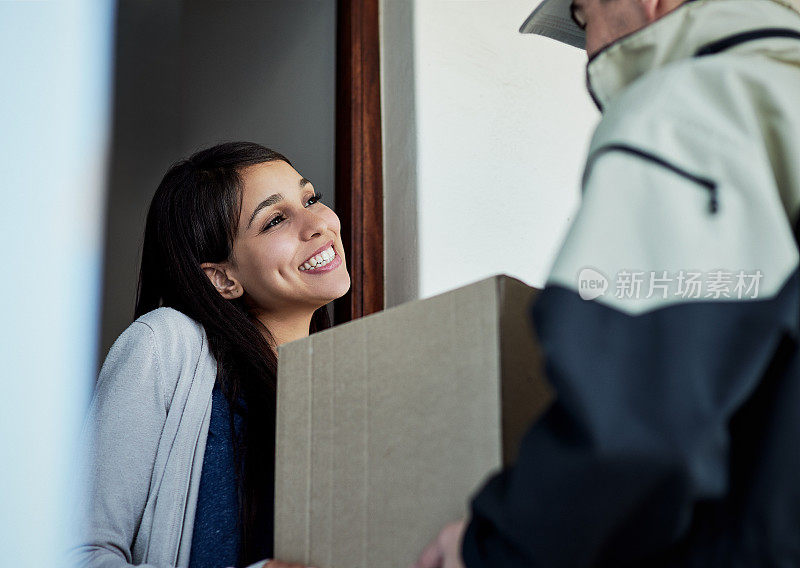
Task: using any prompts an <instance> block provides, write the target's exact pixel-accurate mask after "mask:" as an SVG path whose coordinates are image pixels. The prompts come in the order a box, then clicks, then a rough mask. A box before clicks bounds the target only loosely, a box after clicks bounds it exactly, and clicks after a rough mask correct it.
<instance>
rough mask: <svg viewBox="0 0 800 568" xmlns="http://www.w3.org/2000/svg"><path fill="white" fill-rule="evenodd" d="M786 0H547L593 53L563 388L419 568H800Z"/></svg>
mask: <svg viewBox="0 0 800 568" xmlns="http://www.w3.org/2000/svg"><path fill="white" fill-rule="evenodd" d="M797 9H798V4H797V2H796V0H693V1H684V0H573V1H572V2H570V0H544V2H542V3H541V5H540V6H539V7H538V8H537V9H536V11H535V12H534V13H533V14H531V17H530V18H529V19H528V20H527V21H526V22H525V24H524V25H523V27H522V31H524V32H533V33H538V34H541V35H546V36H549V37H552V38H555V39H558V40H561V41H563V42H566V43H570V44H572V45H576V46H584V43H583V42H584V41H585V48H586V51H587V53H588V55H589V63H588V66H587V82H588V87H589V91H590V93H591V95H592V97H593V99H594V100H595V102H596V104H597V106H598V107H599V108H600V110H601V111H602V112H603V120H602V121H601V123H600V124H599V126H598V128H597V130H596V132H595V134H594V136H593V138H592V142H591V146H590V151H589V156H588V159H587V163H586V169H585V174H584V177H583V202H582V205H581V207H580V210H579V213H578V215H577V217H576V219H575V222H574V224H573V225H572V227H571V229H570V232H569V234H568V236H567V238H566V240H565V243H564V245H563V248H562V250H561V251H560V253H559V255H558V258H557V260H556V263H555V265H554V268H553V270H552V273H551V275H550V276H549V279H548V282H547V286H546V288H545V289H544V291H543V292H542V293H541V294H540V296H539V299H538V301H537V302H536V304H535V306H534V307H533V311H532V316H533V323H534V327H535V329H536V332H537V333H538V336H539V340H540V341H541V344H542V347H543V349H544V351H545V354H546V359H547V374H548V378H549V380H550V381H551V382H552V384H553V386H554V387H555V389H556V392H557V400H556V402H555V403H554V404H553V405H552V407H551V408H550V409H549V410H548V412H547V413H546V414H545V416H544V417H543V418H542V419H541V420H540V421H538V422H537V423H536V424H534V425H533V426H532V428H531V430H530V431H529V432H528V434H527V435H526V437H525V439H524V441H523V443H522V446H521V449H520V454H519V459H518V462H517V463H516V465H515V466H514V467H511V468H509V469H507V470H505V471H503V472H502V473H500V474H499V475H497V476H495V477H494V478H492V479H490V480H489V481H488V483H487V484H486V485H485V486H484V487H483V489H481V490H480V492H479V493H478V494H477V496H476V497H475V499H474V501H473V503H472V517H471V519H469V520H468V521H465V522H461V523H454V524H452V525H449V526H447V527H445V529H444V530H443V531H442V532H441V533H440V535H439V537H438V538H437V539H436V540H435V541H434V542H433V543H432V544H431V545H430V546H429V547H428V548H427V549H426V550H425V551H424V552H423V554H422V556H421V557H420V559H419V560H418V562H417V564H416V565H417V566H418V567H422V568H434V567H439V566H444V567H445V568H456V567H458V566H462V565H466V566H467V567H468V568H487V567H493V568H495V567H498V568H499V567H503V568H514V567H522V566H544V567H553V566H570V567H572V566H576V567H578V566H615V567H618V566H631V565H635V566H648V567H649V566H703V567H708V566H757V567H764V566H800V347H798V335H799V333H798V332H799V326H798V321H799V320H800V275H799V274H798V247H797V242H796V236H797V229H798V210H799V209H800V14H798V12H797Z"/></svg>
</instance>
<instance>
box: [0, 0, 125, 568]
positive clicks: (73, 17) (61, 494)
mask: <svg viewBox="0 0 800 568" xmlns="http://www.w3.org/2000/svg"><path fill="white" fill-rule="evenodd" d="M112 11H113V3H112V2H109V1H96V0H72V1H70V2H0V76H2V80H0V101H2V103H3V104H2V105H1V106H0V180H2V182H0V192H1V194H2V195H1V197H2V206H0V238H2V242H3V268H4V274H3V278H0V312H1V313H2V314H3V315H2V317H3V326H2V329H0V360H1V361H2V371H0V377H2V396H0V565H2V566H9V567H10V566H14V567H18V566H19V567H22V566H47V567H48V568H56V567H58V566H68V565H69V563H68V561H67V559H66V558H65V554H64V551H65V550H66V548H67V545H68V543H69V536H68V534H67V530H70V529H74V528H75V527H74V526H72V524H70V523H68V521H67V519H68V518H69V517H70V515H69V512H70V511H74V509H75V500H76V497H77V494H76V493H75V491H74V488H75V486H74V485H71V484H70V479H71V480H72V481H73V482H74V471H75V470H76V469H77V468H76V467H75V466H76V463H75V456H76V455H77V453H78V448H77V443H76V442H77V433H78V431H79V428H80V425H81V422H82V419H83V415H84V410H85V407H86V404H87V402H88V399H89V396H90V392H91V390H90V389H91V386H92V385H93V384H94V381H93V375H94V360H95V347H96V341H97V324H98V309H99V303H100V290H99V286H100V260H101V227H102V210H103V189H104V187H103V186H104V176H105V159H106V143H107V134H108V123H109V120H108V108H109V102H108V100H109V86H110V78H109V77H110V61H111V49H112V42H111V27H112V18H113V14H112Z"/></svg>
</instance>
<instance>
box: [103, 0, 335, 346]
mask: <svg viewBox="0 0 800 568" xmlns="http://www.w3.org/2000/svg"><path fill="white" fill-rule="evenodd" d="M116 33H117V58H116V76H115V91H116V96H115V104H114V135H113V140H112V159H111V167H110V181H109V201H108V208H107V225H106V249H105V266H104V291H103V312H102V313H103V316H102V337H101V343H102V344H101V348H100V352H99V355H100V358H101V361H102V358H104V357H105V354H106V353H107V351H108V349H109V348H110V346H111V344H112V343H113V341H114V340H115V339H116V337H117V336H118V335H119V334H120V333H121V332H122V330H124V329H125V327H127V326H128V325H129V324H130V323H131V320H132V316H133V308H134V301H135V294H136V281H137V278H138V270H139V262H140V253H141V243H142V236H143V232H144V221H145V217H146V213H147V207H148V206H149V203H150V199H151V198H152V195H153V193H154V192H155V189H156V187H157V185H158V183H159V182H160V180H161V178H162V177H163V175H164V173H165V172H166V170H167V168H168V167H169V165H170V164H172V163H174V162H176V161H177V160H179V159H180V158H183V157H186V156H188V155H189V154H191V153H192V152H194V151H196V150H199V149H202V148H204V147H208V146H211V145H213V144H216V143H219V142H222V141H229V140H250V141H253V142H258V143H261V144H264V145H266V146H268V147H270V148H272V149H274V150H277V151H279V152H281V153H283V154H285V155H286V156H287V157H288V158H289V159H290V160H291V161H292V163H293V165H294V166H295V168H297V170H298V171H299V172H300V173H301V174H302V175H304V176H305V177H306V178H308V179H310V180H311V181H312V182H313V183H314V186H315V188H316V189H317V190H319V191H321V192H322V193H323V194H324V195H325V200H326V201H327V202H328V204H333V195H334V185H333V183H334V181H333V180H334V140H335V137H334V136H335V133H334V125H335V106H334V105H335V100H334V97H335V41H336V2H335V0H261V1H259V2H252V1H247V0H227V1H225V2H220V1H215V0H192V1H191V2H180V1H177V0H162V1H161V2H138V1H135V0H121V1H120V2H119V7H118V17H117V32H116Z"/></svg>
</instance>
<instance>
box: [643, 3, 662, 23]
mask: <svg viewBox="0 0 800 568" xmlns="http://www.w3.org/2000/svg"><path fill="white" fill-rule="evenodd" d="M639 3H640V4H641V5H642V8H643V9H644V15H645V17H646V18H647V21H648V22H649V23H651V24H652V23H653V22H654V21H656V20H657V19H658V18H660V17H661V16H663V15H664V11H665V7H666V5H667V4H668V2H665V1H664V0H639Z"/></svg>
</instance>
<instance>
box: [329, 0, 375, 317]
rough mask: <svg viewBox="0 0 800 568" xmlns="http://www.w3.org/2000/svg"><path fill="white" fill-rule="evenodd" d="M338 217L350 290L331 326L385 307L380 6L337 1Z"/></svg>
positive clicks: (353, 0)
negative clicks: (350, 282)
mask: <svg viewBox="0 0 800 568" xmlns="http://www.w3.org/2000/svg"><path fill="white" fill-rule="evenodd" d="M336 18H337V24H336V28H337V29H336V44H337V45H336V210H337V212H338V214H339V218H340V219H341V221H342V241H343V243H344V247H345V256H346V258H347V268H348V270H349V271H350V278H351V281H352V285H351V288H350V292H349V293H348V294H347V295H346V296H345V297H343V298H341V299H340V300H337V301H336V303H335V305H334V321H335V323H343V322H345V321H350V320H352V319H356V318H359V317H362V316H365V315H368V314H371V313H373V312H377V311H380V310H382V309H383V307H384V294H383V278H384V273H383V254H384V253H383V150H382V143H381V89H380V85H381V77H380V43H379V41H380V38H379V20H378V0H338V4H337V16H336Z"/></svg>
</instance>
